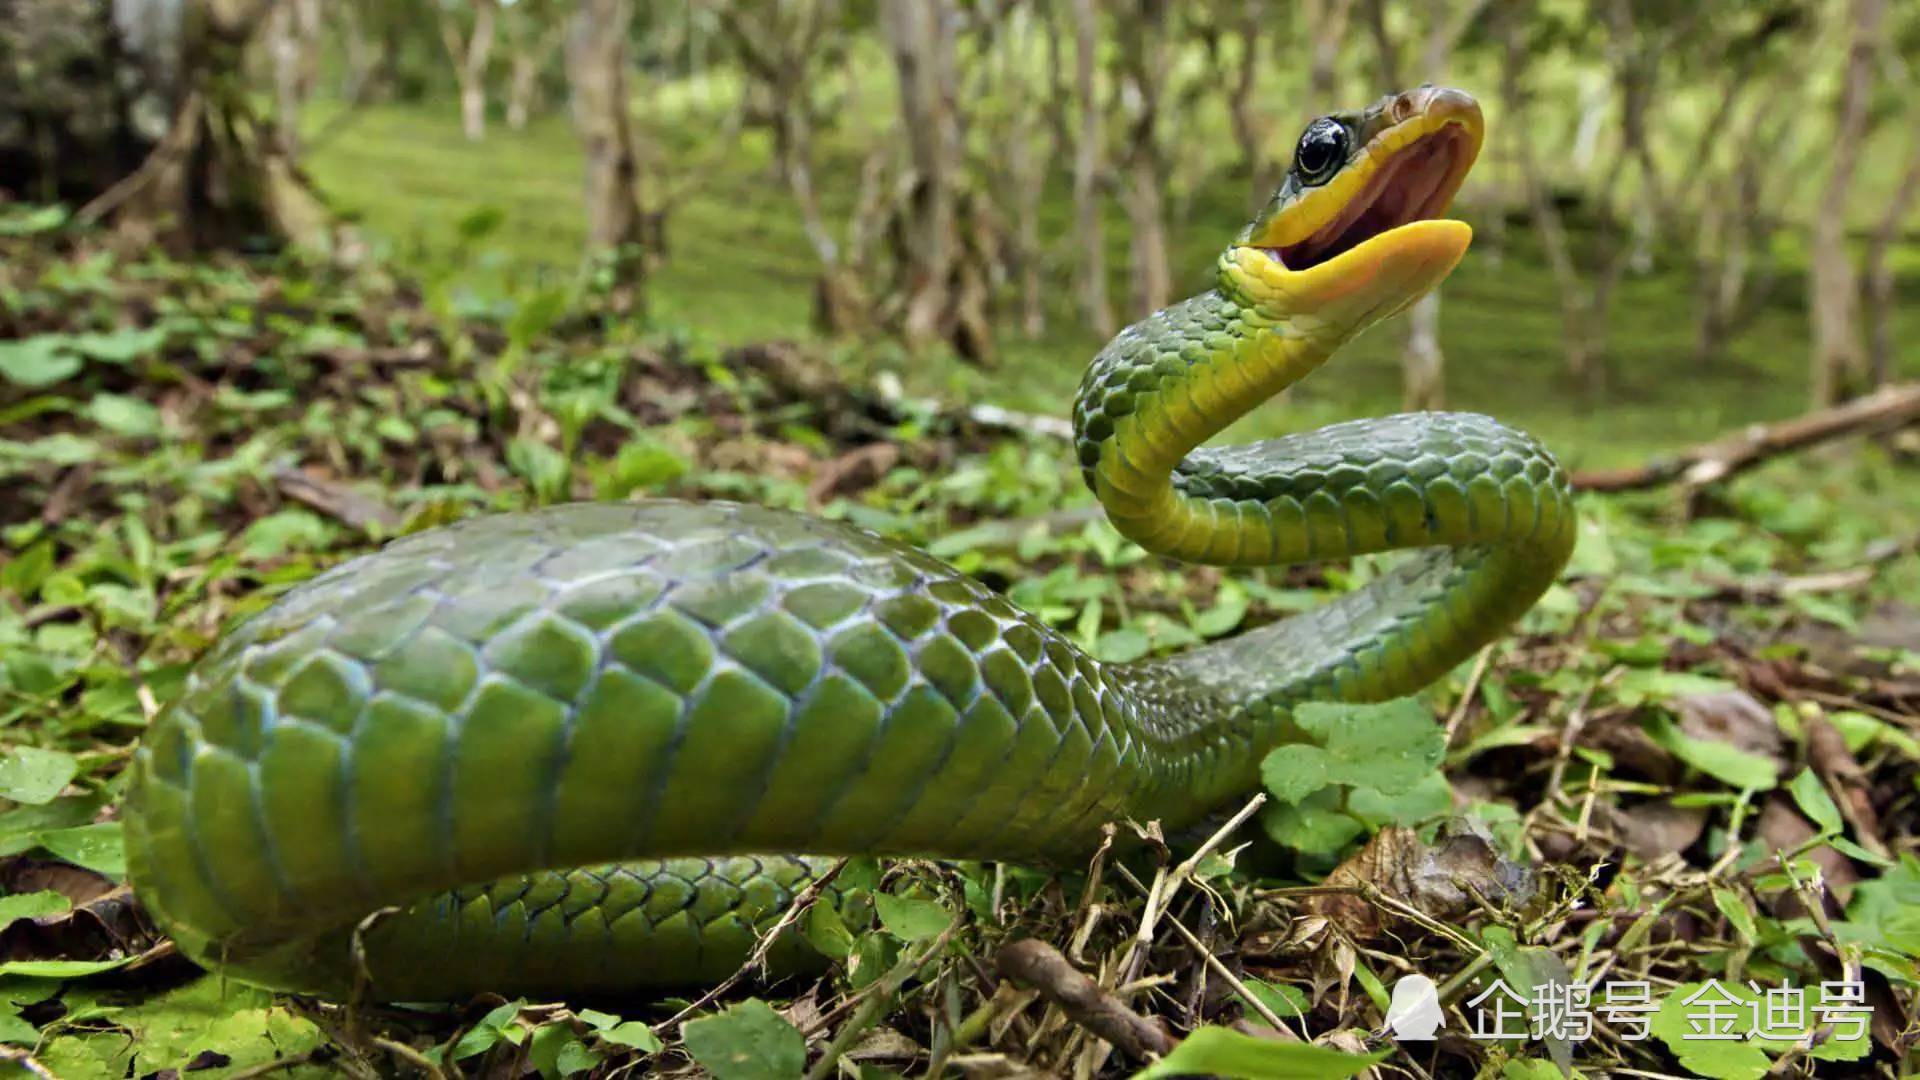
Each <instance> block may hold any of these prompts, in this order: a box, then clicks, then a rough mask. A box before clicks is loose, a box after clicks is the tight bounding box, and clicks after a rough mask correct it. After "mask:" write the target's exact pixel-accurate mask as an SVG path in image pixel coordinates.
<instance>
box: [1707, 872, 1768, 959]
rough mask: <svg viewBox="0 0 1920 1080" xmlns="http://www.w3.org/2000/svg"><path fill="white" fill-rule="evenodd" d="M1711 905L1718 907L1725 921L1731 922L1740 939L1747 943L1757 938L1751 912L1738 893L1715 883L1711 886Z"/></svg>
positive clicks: (1757, 932) (1756, 930)
mask: <svg viewBox="0 0 1920 1080" xmlns="http://www.w3.org/2000/svg"><path fill="white" fill-rule="evenodd" d="M1713 906H1714V907H1717V908H1719V909H1720V914H1722V915H1725V916H1726V917H1727V921H1728V922H1729V923H1732V924H1733V928H1734V930H1736V931H1738V932H1739V934H1740V940H1742V941H1744V942H1746V943H1747V944H1749V945H1751V944H1753V943H1754V942H1756V941H1758V940H1759V931H1758V929H1757V928H1756V927H1755V926H1754V921H1753V912H1751V911H1749V910H1748V909H1747V902H1746V901H1745V900H1743V899H1741V898H1740V894H1739V893H1737V892H1734V891H1733V890H1732V889H1728V888H1723V887H1721V886H1718V885H1716V886H1714V888H1713Z"/></svg>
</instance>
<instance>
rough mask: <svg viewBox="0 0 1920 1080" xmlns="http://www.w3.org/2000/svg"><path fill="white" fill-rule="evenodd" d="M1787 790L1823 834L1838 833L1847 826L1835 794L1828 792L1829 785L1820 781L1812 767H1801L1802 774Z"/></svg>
mask: <svg viewBox="0 0 1920 1080" xmlns="http://www.w3.org/2000/svg"><path fill="white" fill-rule="evenodd" d="M1787 790H1788V791H1790V792H1792V793H1793V801H1794V802H1795V803H1797V804H1799V807H1800V812H1801V813H1803V814H1805V815H1807V817H1808V818H1809V819H1811V820H1812V821H1813V823H1814V824H1815V825H1817V826H1819V827H1820V832H1821V834H1822V835H1826V836H1834V835H1838V834H1839V833H1840V832H1841V831H1842V830H1843V829H1845V828H1846V822H1845V821H1843V820H1842V819H1841V817H1840V808H1839V807H1838V806H1835V805H1834V804H1833V796H1831V795H1829V794H1827V785H1825V784H1823V783H1821V782H1820V776H1819V774H1817V773H1815V772H1814V771H1813V770H1812V769H1801V770H1800V774H1799V775H1798V776H1795V777H1794V778H1793V782H1792V783H1790V784H1788V785H1787Z"/></svg>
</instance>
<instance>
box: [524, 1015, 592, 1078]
mask: <svg viewBox="0 0 1920 1080" xmlns="http://www.w3.org/2000/svg"><path fill="white" fill-rule="evenodd" d="M601 1056H602V1055H601V1054H600V1053H599V1052H597V1051H595V1050H592V1049H590V1048H588V1047H587V1046H586V1045H585V1044H584V1043H582V1042H581V1041H580V1036H579V1035H577V1034H575V1033H574V1030H573V1028H572V1026H571V1025H568V1024H562V1023H554V1024H542V1025H540V1027H539V1028H537V1029H536V1030H535V1031H534V1033H533V1037H532V1038H531V1039H529V1040H527V1060H528V1061H529V1062H530V1063H531V1064H532V1065H533V1067H534V1068H536V1069H538V1070H540V1075H541V1076H542V1077H543V1078H544V1080H559V1078H560V1077H563V1076H572V1075H573V1074H574V1073H577V1072H585V1071H586V1070H588V1069H591V1068H593V1066H594V1065H595V1064H596V1063H597V1062H599V1061H600V1059H601Z"/></svg>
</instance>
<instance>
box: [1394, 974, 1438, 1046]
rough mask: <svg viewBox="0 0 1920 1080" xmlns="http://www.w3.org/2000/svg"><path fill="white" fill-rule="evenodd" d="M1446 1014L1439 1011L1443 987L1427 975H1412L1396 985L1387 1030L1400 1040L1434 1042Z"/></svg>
mask: <svg viewBox="0 0 1920 1080" xmlns="http://www.w3.org/2000/svg"><path fill="white" fill-rule="evenodd" d="M1445 1021H1446V1015H1445V1014H1444V1013H1442V1012H1441V1011H1440V989H1439V987H1436V986H1434V985H1433V980H1432V979H1429V978H1427V977H1426V976H1425V975H1409V976H1407V977H1406V978H1404V979H1401V980H1400V981H1399V982H1397V983H1394V984H1393V1002H1392V1003H1391V1004H1390V1005H1388V1006H1387V1030H1388V1031H1391V1032H1393V1037H1394V1038H1396V1039H1398V1040H1400V1041H1401V1042H1431V1041H1433V1033H1434V1032H1436V1031H1438V1030H1440V1025H1441V1024H1442V1023H1444V1022H1445Z"/></svg>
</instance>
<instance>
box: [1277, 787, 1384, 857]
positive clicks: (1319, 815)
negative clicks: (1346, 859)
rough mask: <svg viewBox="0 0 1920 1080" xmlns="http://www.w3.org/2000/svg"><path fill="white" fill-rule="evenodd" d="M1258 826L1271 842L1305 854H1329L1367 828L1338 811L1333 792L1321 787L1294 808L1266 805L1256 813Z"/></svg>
mask: <svg viewBox="0 0 1920 1080" xmlns="http://www.w3.org/2000/svg"><path fill="white" fill-rule="evenodd" d="M1260 825H1261V827H1262V828H1264V829H1266V831H1267V835H1268V836H1271V837H1273V839H1274V842H1275V843H1278V844H1281V845H1282V846H1285V847H1289V848H1292V849H1294V850H1295V851H1300V852H1304V853H1306V854H1309V855H1333V854H1337V853H1339V852H1340V851H1341V850H1343V849H1344V848H1346V846H1347V845H1348V844H1351V843H1352V842H1353V841H1354V840H1355V839H1357V838H1358V837H1359V836H1360V835H1361V834H1362V833H1364V832H1366V831H1367V827H1366V825H1365V824H1363V823H1362V822H1361V821H1360V819H1358V818H1356V817H1354V816H1353V815H1352V814H1349V813H1347V812H1346V811H1344V810H1342V809H1340V804H1339V798H1338V794H1337V790H1336V789H1334V788H1323V789H1321V790H1320V791H1317V792H1314V793H1313V794H1312V795H1310V796H1308V797H1307V798H1305V799H1302V800H1301V801H1300V804H1299V805H1297V806H1289V805H1287V804H1286V803H1279V802H1275V803H1268V804H1267V805H1266V806H1265V807H1263V808H1262V809H1261V811H1260Z"/></svg>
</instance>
